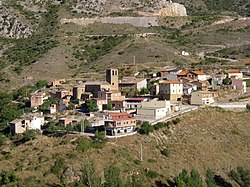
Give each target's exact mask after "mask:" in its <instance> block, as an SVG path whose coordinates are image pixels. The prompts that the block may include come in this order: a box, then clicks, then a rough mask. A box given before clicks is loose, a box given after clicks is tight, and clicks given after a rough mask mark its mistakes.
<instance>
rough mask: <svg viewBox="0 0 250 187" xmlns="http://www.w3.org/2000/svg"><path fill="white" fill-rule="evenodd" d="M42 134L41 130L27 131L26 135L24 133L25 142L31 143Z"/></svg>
mask: <svg viewBox="0 0 250 187" xmlns="http://www.w3.org/2000/svg"><path fill="white" fill-rule="evenodd" d="M38 134H40V131H39V130H34V129H32V130H27V131H26V132H25V133H24V136H23V141H25V142H27V141H30V140H33V139H35V138H36V136H37V135H38Z"/></svg>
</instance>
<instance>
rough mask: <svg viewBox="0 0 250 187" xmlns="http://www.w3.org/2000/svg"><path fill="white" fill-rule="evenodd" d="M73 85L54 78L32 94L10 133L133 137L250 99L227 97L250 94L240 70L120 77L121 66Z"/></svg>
mask: <svg viewBox="0 0 250 187" xmlns="http://www.w3.org/2000/svg"><path fill="white" fill-rule="evenodd" d="M146 77H147V78H146ZM71 85H72V84H69V81H67V80H65V79H60V80H54V81H52V83H51V84H50V85H47V86H45V87H43V88H42V89H39V90H36V91H35V92H34V93H32V94H31V97H30V107H31V108H32V112H31V113H26V114H25V113H24V114H23V115H22V116H21V117H20V118H17V119H15V120H13V121H11V122H10V123H9V127H10V132H11V133H12V134H20V133H24V132H25V131H27V130H30V129H37V130H43V131H46V129H50V130H54V131H62V130H64V131H67V132H68V133H78V134H85V135H89V136H91V135H93V133H94V132H95V131H105V133H106V135H107V137H111V138H112V137H122V136H127V135H133V134H135V133H137V131H138V129H137V125H138V124H142V123H143V122H145V121H146V122H148V123H149V124H151V125H154V124H156V123H158V122H165V121H167V120H169V119H171V118H175V117H176V116H178V115H181V114H182V113H185V112H189V111H192V110H195V109H197V108H198V107H206V106H219V107H223V108H235V109H237V108H238V109H239V108H242V109H244V108H246V102H243V104H242V103H241V104H235V103H233V104H232V103H231V104H230V103H228V101H227V103H226V101H225V100H223V99H225V98H226V95H229V96H230V95H232V94H233V96H234V97H235V96H236V97H237V98H238V99H240V98H242V99H244V98H247V97H244V94H245V93H246V92H247V86H249V78H247V76H245V75H244V74H243V72H242V71H239V70H228V71H227V72H216V73H214V74H208V73H206V72H203V71H192V70H189V71H182V70H178V69H176V68H171V67H169V68H165V69H162V70H160V71H158V72H149V73H147V74H146V75H145V74H143V76H140V75H139V73H136V74H135V75H134V76H129V77H125V76H124V77H122V78H120V76H119V70H118V69H116V68H109V69H107V70H106V80H101V81H100V80H87V81H79V82H78V83H77V84H76V85H74V86H71ZM219 101H220V102H219ZM229 101H233V99H230V100H229ZM223 102H224V103H223ZM220 103H222V104H220Z"/></svg>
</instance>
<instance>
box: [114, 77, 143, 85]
mask: <svg viewBox="0 0 250 187" xmlns="http://www.w3.org/2000/svg"><path fill="white" fill-rule="evenodd" d="M143 80H145V79H144V78H135V77H123V79H122V80H121V81H120V83H119V84H136V83H138V82H141V81H143Z"/></svg>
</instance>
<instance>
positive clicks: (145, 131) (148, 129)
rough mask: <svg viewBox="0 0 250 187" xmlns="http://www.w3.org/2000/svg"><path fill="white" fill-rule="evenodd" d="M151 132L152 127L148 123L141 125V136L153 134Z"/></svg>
mask: <svg viewBox="0 0 250 187" xmlns="http://www.w3.org/2000/svg"><path fill="white" fill-rule="evenodd" d="M153 131H154V127H153V126H152V125H151V124H150V123H149V122H148V121H145V122H143V123H142V125H141V128H140V131H139V132H140V133H141V134H149V133H150V132H153Z"/></svg>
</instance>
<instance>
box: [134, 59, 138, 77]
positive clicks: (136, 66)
mask: <svg viewBox="0 0 250 187" xmlns="http://www.w3.org/2000/svg"><path fill="white" fill-rule="evenodd" d="M133 62H134V66H135V72H136V73H137V71H138V70H137V65H136V62H135V56H134V59H133Z"/></svg>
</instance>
